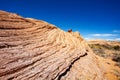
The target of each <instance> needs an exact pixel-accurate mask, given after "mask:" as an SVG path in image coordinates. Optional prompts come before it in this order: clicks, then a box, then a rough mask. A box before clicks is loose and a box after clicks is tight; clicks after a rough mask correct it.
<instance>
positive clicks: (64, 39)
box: [0, 11, 105, 80]
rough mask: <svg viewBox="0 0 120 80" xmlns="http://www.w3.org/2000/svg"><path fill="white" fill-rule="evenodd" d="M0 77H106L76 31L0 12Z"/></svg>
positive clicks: (54, 79)
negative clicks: (63, 29) (65, 30)
mask: <svg viewBox="0 0 120 80" xmlns="http://www.w3.org/2000/svg"><path fill="white" fill-rule="evenodd" d="M0 80H105V77H104V72H103V68H102V65H101V64H99V60H98V59H97V57H96V56H95V55H94V54H93V53H92V52H91V50H90V49H89V47H88V46H87V44H86V42H85V41H84V40H83V39H82V37H81V36H80V35H79V34H78V33H73V32H64V31H62V30H60V29H59V28H57V27H55V26H54V25H51V24H48V23H46V22H43V21H40V20H35V19H31V18H26V19H25V18H22V17H21V16H18V15H16V14H13V13H8V12H4V11H0Z"/></svg>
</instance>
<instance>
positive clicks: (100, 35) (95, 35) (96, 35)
mask: <svg viewBox="0 0 120 80" xmlns="http://www.w3.org/2000/svg"><path fill="white" fill-rule="evenodd" d="M90 36H94V37H110V36H118V34H90Z"/></svg>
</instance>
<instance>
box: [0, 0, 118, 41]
mask: <svg viewBox="0 0 120 80" xmlns="http://www.w3.org/2000/svg"><path fill="white" fill-rule="evenodd" d="M0 10H5V11H9V12H14V13H18V14H20V15H21V16H23V17H32V18H36V19H40V20H44V21H47V22H49V23H52V24H54V25H56V26H58V27H59V28H61V29H63V30H65V31H67V30H68V29H72V30H73V31H79V32H80V34H81V35H82V36H83V37H84V38H85V39H106V40H120V0H1V1H0Z"/></svg>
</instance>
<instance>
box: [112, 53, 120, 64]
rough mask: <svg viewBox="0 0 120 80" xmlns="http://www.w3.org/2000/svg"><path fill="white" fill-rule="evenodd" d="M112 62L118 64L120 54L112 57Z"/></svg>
mask: <svg viewBox="0 0 120 80" xmlns="http://www.w3.org/2000/svg"><path fill="white" fill-rule="evenodd" d="M112 60H113V61H116V62H120V53H116V54H114V56H113V57H112Z"/></svg>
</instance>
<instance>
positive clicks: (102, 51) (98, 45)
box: [88, 40, 120, 78]
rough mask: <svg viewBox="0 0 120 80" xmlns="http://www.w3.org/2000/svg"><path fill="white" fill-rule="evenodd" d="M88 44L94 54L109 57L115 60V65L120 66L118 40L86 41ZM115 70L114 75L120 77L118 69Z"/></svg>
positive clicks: (119, 45)
mask: <svg viewBox="0 0 120 80" xmlns="http://www.w3.org/2000/svg"><path fill="white" fill-rule="evenodd" d="M88 44H89V46H90V47H91V49H92V50H93V52H94V53H95V54H97V55H99V56H101V57H103V58H106V59H111V60H112V61H114V62H115V66H118V67H119V68H120V42H118V41H104V40H92V41H88ZM116 71H117V72H116V75H117V76H118V77H119V78H120V71H119V69H118V70H116Z"/></svg>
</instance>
